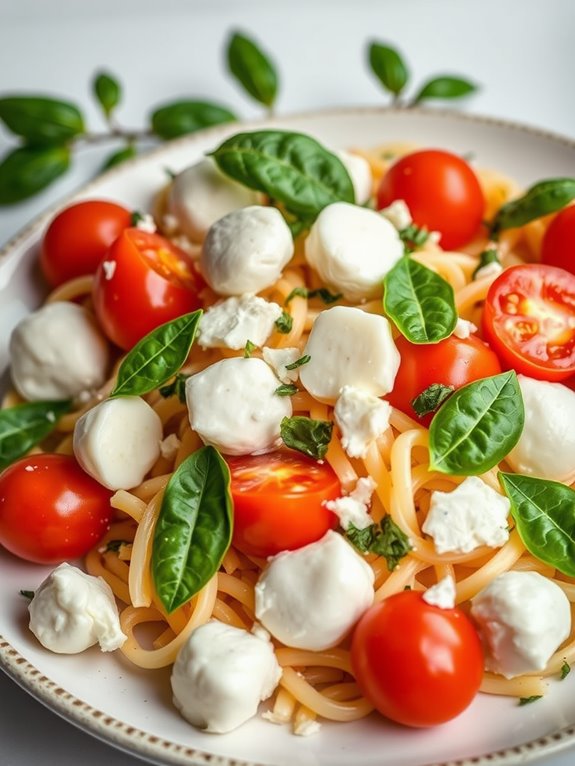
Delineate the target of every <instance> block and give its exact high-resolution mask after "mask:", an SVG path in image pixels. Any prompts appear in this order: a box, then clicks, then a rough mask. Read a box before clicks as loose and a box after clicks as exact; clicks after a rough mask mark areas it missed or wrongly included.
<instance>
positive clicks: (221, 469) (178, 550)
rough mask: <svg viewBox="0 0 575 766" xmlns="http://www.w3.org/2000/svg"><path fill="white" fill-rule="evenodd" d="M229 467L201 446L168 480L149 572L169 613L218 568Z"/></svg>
mask: <svg viewBox="0 0 575 766" xmlns="http://www.w3.org/2000/svg"><path fill="white" fill-rule="evenodd" d="M232 520H233V506H232V498H231V494H230V471H229V468H228V466H227V463H226V462H225V460H224V459H223V458H222V456H221V455H220V454H219V453H218V451H217V450H216V449H214V447H202V448H201V449H199V450H198V451H197V452H194V453H193V454H192V455H190V457H188V458H187V459H186V460H184V462H183V463H182V464H181V465H180V467H179V468H178V469H177V471H176V472H175V473H174V474H173V475H172V478H171V479H170V481H169V482H168V486H167V487H166V491H165V493H164V499H163V501H162V507H161V509H160V514H159V516H158V521H157V523H156V528H155V531H154V541H153V545H152V561H151V566H152V577H153V580H154V586H155V589H156V593H157V594H158V597H159V599H160V601H161V602H162V604H163V606H164V607H165V609H166V611H167V612H168V613H170V612H173V611H174V610H175V609H177V608H178V607H180V606H182V604H185V603H186V602H187V601H189V600H190V599H191V598H192V597H193V596H195V594H196V593H198V591H200V590H201V589H202V588H203V587H204V585H206V583H207V582H208V581H209V580H210V579H211V578H212V577H213V575H214V574H215V573H216V572H217V571H218V569H219V567H220V564H221V563H222V559H223V557H224V555H225V553H226V551H227V549H228V548H229V546H230V542H231V539H232Z"/></svg>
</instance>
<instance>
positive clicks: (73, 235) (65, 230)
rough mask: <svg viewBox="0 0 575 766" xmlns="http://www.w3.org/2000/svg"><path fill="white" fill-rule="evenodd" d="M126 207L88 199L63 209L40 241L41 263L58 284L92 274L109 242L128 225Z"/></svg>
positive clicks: (50, 279) (45, 274)
mask: <svg viewBox="0 0 575 766" xmlns="http://www.w3.org/2000/svg"><path fill="white" fill-rule="evenodd" d="M130 220H131V214H130V211H129V210H126V208H124V207H122V206H121V205H116V203H114V202H106V201H104V200H88V201H87V202H78V203H76V204H75V205H70V207H67V208H65V210H62V212H61V213H58V215H57V216H56V217H55V218H54V219H53V221H52V223H51V224H50V225H49V226H48V229H47V230H46V234H44V239H43V241H42V250H41V252H40V265H41V267H42V271H43V272H44V276H45V277H46V280H47V281H48V282H49V284H50V285H51V286H52V287H57V286H58V285H61V284H62V283H63V282H66V281H67V280H68V279H73V278H74V277H80V276H82V275H84V274H93V273H94V272H95V271H96V268H97V267H98V264H99V263H100V261H101V260H102V258H103V257H104V256H105V255H106V251H107V250H108V248H109V247H110V245H111V244H112V242H113V241H114V240H115V239H116V238H117V237H118V236H119V235H120V234H121V233H122V232H123V231H124V229H126V228H127V227H128V226H130Z"/></svg>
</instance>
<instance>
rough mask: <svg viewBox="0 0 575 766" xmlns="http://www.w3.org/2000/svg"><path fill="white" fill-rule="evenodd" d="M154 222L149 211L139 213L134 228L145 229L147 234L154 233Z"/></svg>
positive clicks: (155, 228)
mask: <svg viewBox="0 0 575 766" xmlns="http://www.w3.org/2000/svg"><path fill="white" fill-rule="evenodd" d="M157 228H158V227H157V226H156V222H155V221H154V219H153V217H152V216H151V215H150V214H149V213H144V214H141V213H140V217H139V218H138V220H137V221H136V229H140V231H146V232H148V234H154V233H155V232H156V230H157Z"/></svg>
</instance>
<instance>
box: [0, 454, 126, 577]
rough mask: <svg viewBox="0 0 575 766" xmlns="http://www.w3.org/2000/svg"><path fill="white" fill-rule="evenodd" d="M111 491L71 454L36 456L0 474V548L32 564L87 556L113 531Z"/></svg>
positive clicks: (15, 464) (26, 458) (57, 561)
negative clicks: (111, 527)
mask: <svg viewBox="0 0 575 766" xmlns="http://www.w3.org/2000/svg"><path fill="white" fill-rule="evenodd" d="M111 496H112V492H110V490H108V489H106V488H105V487H103V486H102V485H101V484H98V482H97V481H95V480H94V479H92V477H91V476H88V474H87V473H84V471H83V470H82V469H81V468H80V466H79V465H78V463H77V462H76V461H75V459H74V458H73V457H70V456H68V455H51V454H41V455H31V456H29V457H25V458H22V459H21V460H18V461H17V462H16V463H13V464H12V465H11V466H9V467H8V468H6V470H5V471H4V472H3V473H2V474H0V545H3V546H4V547H5V548H6V549H7V550H9V551H10V552H11V553H14V554H15V555H16V556H20V558H23V559H26V560H27V561H34V562H36V563H38V564H56V563H61V562H62V561H67V560H69V559H73V558H77V557H78V556H83V555H84V554H86V553H87V552H88V551H89V550H90V549H91V548H93V547H94V545H96V544H97V543H98V541H99V540H100V539H101V538H102V537H103V535H104V534H105V533H106V531H107V530H108V528H109V526H110V522H111V520H112V518H113V508H112V507H111V506H110V497H111Z"/></svg>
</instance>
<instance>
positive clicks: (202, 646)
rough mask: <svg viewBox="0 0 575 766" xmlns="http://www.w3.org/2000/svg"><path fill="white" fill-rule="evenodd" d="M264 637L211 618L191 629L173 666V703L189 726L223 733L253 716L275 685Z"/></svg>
mask: <svg viewBox="0 0 575 766" xmlns="http://www.w3.org/2000/svg"><path fill="white" fill-rule="evenodd" d="M280 676H281V668H280V666H279V664H278V661H277V660H276V657H275V654H274V650H273V646H272V645H271V643H270V640H269V635H268V634H267V633H266V631H264V630H262V629H261V628H255V630H254V631H253V632H252V633H248V632H247V630H242V629H240V628H234V627H233V626H231V625H225V624H224V623H222V622H217V621H216V620H213V621H211V622H208V623H206V624H205V625H200V627H198V628H196V629H195V630H194V631H193V633H192V634H191V636H190V637H189V639H188V640H187V641H186V643H185V644H184V645H183V646H182V648H181V649H180V651H179V653H178V656H177V658H176V662H175V664H174V667H173V670H172V678H171V681H172V691H173V693H174V704H175V706H176V707H177V708H178V709H179V710H180V712H181V713H182V715H183V716H184V718H186V719H187V720H188V721H189V722H190V723H192V724H193V725H194V726H197V727H198V728H200V729H205V730H206V731H209V732H214V733H219V734H223V733H224V732H227V731H232V729H235V728H237V727H238V726H240V725H241V724H242V723H245V721H247V720H248V719H249V718H252V717H253V716H254V715H255V714H256V713H257V709H258V705H259V703H260V702H261V701H262V700H265V699H267V698H268V697H270V696H271V695H272V693H273V691H274V689H275V688H276V686H277V685H278V681H279V679H280Z"/></svg>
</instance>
